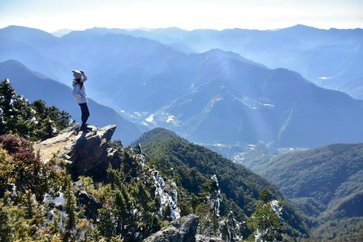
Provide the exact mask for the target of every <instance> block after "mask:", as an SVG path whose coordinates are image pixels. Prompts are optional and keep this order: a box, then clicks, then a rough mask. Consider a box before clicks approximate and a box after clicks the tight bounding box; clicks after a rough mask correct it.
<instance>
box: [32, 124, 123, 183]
mask: <svg viewBox="0 0 363 242" xmlns="http://www.w3.org/2000/svg"><path fill="white" fill-rule="evenodd" d="M90 128H91V130H90V131H89V132H87V133H86V132H78V129H79V128H78V127H77V126H73V127H69V128H67V129H65V130H63V131H62V132H61V133H60V134H59V135H57V136H55V137H53V138H50V139H47V140H44V141H42V142H40V143H36V144H35V145H34V149H35V151H36V152H39V155H40V159H41V161H43V162H44V163H47V162H48V161H49V160H50V159H52V158H61V159H64V160H65V161H66V162H67V163H68V164H69V168H70V173H71V174H72V176H73V177H78V176H80V175H84V174H87V173H88V172H90V171H91V170H92V169H93V168H95V167H97V166H98V165H100V164H101V163H108V162H109V161H110V158H111V157H112V155H113V150H112V148H111V147H110V145H109V141H110V140H111V138H112V135H113V133H114V132H115V130H116V125H108V126H105V127H103V128H96V127H94V126H91V127H90Z"/></svg>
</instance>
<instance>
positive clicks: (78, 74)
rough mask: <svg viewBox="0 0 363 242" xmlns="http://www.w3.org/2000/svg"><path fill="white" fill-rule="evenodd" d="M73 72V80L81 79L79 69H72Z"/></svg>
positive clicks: (81, 75)
mask: <svg viewBox="0 0 363 242" xmlns="http://www.w3.org/2000/svg"><path fill="white" fill-rule="evenodd" d="M72 72H73V76H74V79H75V80H78V79H81V80H82V79H83V74H82V72H81V71H79V70H73V71H72Z"/></svg>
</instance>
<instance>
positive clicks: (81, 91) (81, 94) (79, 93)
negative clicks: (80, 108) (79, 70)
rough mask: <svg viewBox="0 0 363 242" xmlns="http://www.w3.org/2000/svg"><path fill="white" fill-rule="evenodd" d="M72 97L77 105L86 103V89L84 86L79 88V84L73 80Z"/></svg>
mask: <svg viewBox="0 0 363 242" xmlns="http://www.w3.org/2000/svg"><path fill="white" fill-rule="evenodd" d="M73 96H74V98H75V99H76V101H77V102H78V103H79V104H81V103H86V102H87V96H86V88H85V86H84V84H83V86H82V87H81V83H80V82H78V81H75V80H74V81H73Z"/></svg>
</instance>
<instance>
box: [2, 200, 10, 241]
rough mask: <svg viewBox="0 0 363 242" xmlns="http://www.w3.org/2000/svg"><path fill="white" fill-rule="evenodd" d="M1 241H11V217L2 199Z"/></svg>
mask: <svg viewBox="0 0 363 242" xmlns="http://www.w3.org/2000/svg"><path fill="white" fill-rule="evenodd" d="M0 241H3V242H10V241H11V227H10V225H9V218H8V214H7V212H6V210H5V207H4V203H3V202H2V201H0Z"/></svg>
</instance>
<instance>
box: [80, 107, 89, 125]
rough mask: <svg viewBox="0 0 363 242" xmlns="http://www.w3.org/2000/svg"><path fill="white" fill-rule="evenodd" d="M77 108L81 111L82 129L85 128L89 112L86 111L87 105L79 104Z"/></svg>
mask: <svg viewBox="0 0 363 242" xmlns="http://www.w3.org/2000/svg"><path fill="white" fill-rule="evenodd" d="M79 106H80V107H81V111H82V117H81V118H82V127H85V126H86V123H87V120H88V118H89V110H88V106H87V103H80V104H79Z"/></svg>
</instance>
